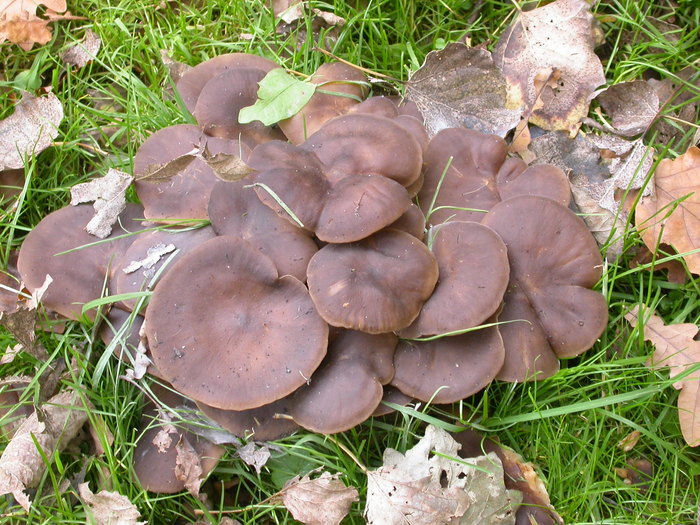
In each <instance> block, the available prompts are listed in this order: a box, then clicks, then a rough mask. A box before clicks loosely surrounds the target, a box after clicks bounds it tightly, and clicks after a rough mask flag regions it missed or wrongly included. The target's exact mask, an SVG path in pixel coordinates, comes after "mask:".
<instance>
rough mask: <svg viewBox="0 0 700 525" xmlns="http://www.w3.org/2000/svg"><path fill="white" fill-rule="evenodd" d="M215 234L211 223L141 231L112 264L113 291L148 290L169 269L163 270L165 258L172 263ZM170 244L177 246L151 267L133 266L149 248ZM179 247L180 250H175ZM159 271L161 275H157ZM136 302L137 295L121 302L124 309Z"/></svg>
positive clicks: (134, 305)
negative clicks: (168, 229)
mask: <svg viewBox="0 0 700 525" xmlns="http://www.w3.org/2000/svg"><path fill="white" fill-rule="evenodd" d="M214 237H216V234H215V233H214V230H213V229H212V228H211V227H210V226H205V227H203V228H197V229H196V230H183V231H177V230H175V231H163V230H157V231H152V232H147V233H142V234H140V235H138V236H137V237H136V238H135V240H134V242H132V243H131V245H130V246H129V247H128V248H127V250H126V251H125V252H124V255H122V256H121V258H120V259H119V260H118V261H117V262H116V263H115V264H114V266H113V268H112V273H111V274H112V279H111V283H112V293H114V294H126V293H132V292H140V291H143V290H146V289H147V287H148V285H149V284H150V283H151V281H152V280H153V279H154V278H155V279H156V280H155V282H154V283H153V286H152V287H151V289H152V288H154V287H155V285H156V284H157V282H158V281H159V280H160V279H161V278H162V277H163V275H164V273H165V272H167V268H166V269H165V270H164V271H161V268H162V266H163V263H164V262H165V261H169V263H168V264H169V266H170V265H172V264H174V263H175V261H177V260H178V259H181V258H182V257H183V256H184V255H185V254H186V253H187V252H189V251H190V250H192V249H193V248H194V247H195V246H198V245H199V244H201V243H203V242H204V241H208V240H209V239H213V238H214ZM168 245H172V246H173V247H174V248H173V250H172V252H169V253H167V254H165V255H163V256H162V257H160V259H158V260H157V261H153V262H152V264H149V265H148V267H138V268H135V269H134V268H133V265H134V263H139V262H142V261H144V260H145V259H146V258H147V257H148V253H149V250H152V249H157V248H159V247H165V246H168ZM176 250H177V253H174V252H175V251H176ZM171 256H172V258H171ZM130 267H132V268H130ZM156 274H159V275H158V276H156ZM137 302H138V299H124V300H123V301H120V303H119V304H120V306H121V307H123V308H124V309H126V310H130V311H131V310H133V309H134V308H135V307H136V304H137Z"/></svg>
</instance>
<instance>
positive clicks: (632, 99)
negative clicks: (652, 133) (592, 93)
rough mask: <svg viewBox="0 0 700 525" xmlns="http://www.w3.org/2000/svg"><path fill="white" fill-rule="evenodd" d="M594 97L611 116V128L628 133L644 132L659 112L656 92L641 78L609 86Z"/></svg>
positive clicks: (631, 134) (637, 133)
mask: <svg viewBox="0 0 700 525" xmlns="http://www.w3.org/2000/svg"><path fill="white" fill-rule="evenodd" d="M596 100H597V101H598V102H599V103H600V106H601V107H602V108H603V109H604V110H605V112H606V113H607V114H608V116H609V117H610V119H611V124H612V126H613V128H615V130H616V131H617V132H618V133H619V134H620V135H625V136H627V137H631V136H634V135H639V134H640V133H644V132H645V131H646V130H647V129H648V128H649V126H650V125H651V123H652V122H653V121H654V119H655V118H656V115H657V114H658V112H659V96H658V95H657V93H656V91H655V90H654V88H653V87H652V86H651V84H649V83H648V82H646V81H644V80H635V81H633V82H620V83H619V84H615V85H613V86H610V87H609V88H607V89H605V90H603V91H602V92H601V93H600V94H599V95H598V96H597V97H596Z"/></svg>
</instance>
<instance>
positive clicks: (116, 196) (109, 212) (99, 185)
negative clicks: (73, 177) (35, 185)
mask: <svg viewBox="0 0 700 525" xmlns="http://www.w3.org/2000/svg"><path fill="white" fill-rule="evenodd" d="M133 180H134V178H133V177H132V176H131V175H128V174H126V173H124V172H122V171H119V170H115V169H113V168H110V169H109V171H108V172H107V174H106V175H105V176H104V177H98V178H96V179H93V180H91V181H90V182H85V183H83V184H76V185H75V186H73V187H72V188H71V190H70V195H71V201H70V203H71V205H73V206H77V205H78V204H82V203H85V202H93V208H95V215H94V216H93V218H92V219H90V222H88V223H87V225H86V226H85V230H86V231H87V232H88V233H89V234H91V235H94V236H96V237H99V238H100V239H104V238H105V237H108V236H109V234H110V233H112V226H114V224H115V223H116V222H117V220H118V218H119V214H120V213H121V212H122V211H124V208H126V190H127V189H128V188H129V186H130V185H131V181H133Z"/></svg>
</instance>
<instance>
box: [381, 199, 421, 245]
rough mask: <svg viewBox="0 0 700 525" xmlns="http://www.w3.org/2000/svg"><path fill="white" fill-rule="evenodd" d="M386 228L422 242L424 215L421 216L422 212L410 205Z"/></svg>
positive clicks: (415, 206)
mask: <svg viewBox="0 0 700 525" xmlns="http://www.w3.org/2000/svg"><path fill="white" fill-rule="evenodd" d="M388 227H389V228H392V229H394V230H401V231H402V232H406V233H409V234H411V235H413V236H414V237H415V238H416V239H420V240H423V237H424V236H425V215H423V212H422V211H421V209H420V208H419V207H418V206H417V205H416V204H413V203H411V205H410V206H409V207H408V209H407V210H406V211H405V212H404V213H403V215H401V217H399V218H398V219H396V220H395V221H394V222H392V223H391V224H390V225H389V226H388Z"/></svg>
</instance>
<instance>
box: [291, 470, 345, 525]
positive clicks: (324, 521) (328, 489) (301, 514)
mask: <svg viewBox="0 0 700 525" xmlns="http://www.w3.org/2000/svg"><path fill="white" fill-rule="evenodd" d="M338 477H339V474H332V475H331V474H329V473H328V472H324V473H322V474H321V475H320V476H319V477H317V478H315V479H311V478H310V477H309V475H308V474H307V475H306V476H304V477H303V478H301V479H299V476H295V477H294V478H292V479H290V480H289V481H287V483H285V484H284V488H283V489H282V490H281V491H280V495H281V498H282V503H283V504H284V506H285V507H287V510H289V512H291V514H292V516H294V519H295V520H297V521H300V522H302V523H306V524H307V525H338V524H339V523H340V522H341V521H343V518H344V517H345V516H347V514H348V512H350V507H351V506H352V504H353V502H354V501H357V499H358V492H357V489H355V487H346V486H345V484H344V483H343V482H342V481H340V480H339V479H338Z"/></svg>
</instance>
